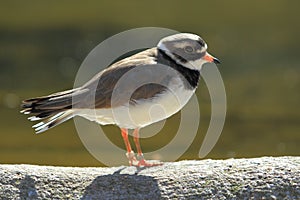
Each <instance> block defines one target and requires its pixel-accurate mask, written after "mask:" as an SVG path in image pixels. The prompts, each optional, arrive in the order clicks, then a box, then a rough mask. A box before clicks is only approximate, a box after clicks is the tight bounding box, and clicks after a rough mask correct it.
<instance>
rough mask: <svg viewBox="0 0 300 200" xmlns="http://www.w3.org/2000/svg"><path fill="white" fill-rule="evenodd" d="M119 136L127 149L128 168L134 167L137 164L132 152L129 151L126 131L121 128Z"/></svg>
mask: <svg viewBox="0 0 300 200" xmlns="http://www.w3.org/2000/svg"><path fill="white" fill-rule="evenodd" d="M121 134H122V137H123V140H124V143H125V146H126V149H127V153H126V156H127V158H128V160H129V164H130V166H132V165H136V164H137V159H136V157H135V155H134V152H133V151H132V149H131V146H130V142H129V140H128V130H127V129H125V128H121Z"/></svg>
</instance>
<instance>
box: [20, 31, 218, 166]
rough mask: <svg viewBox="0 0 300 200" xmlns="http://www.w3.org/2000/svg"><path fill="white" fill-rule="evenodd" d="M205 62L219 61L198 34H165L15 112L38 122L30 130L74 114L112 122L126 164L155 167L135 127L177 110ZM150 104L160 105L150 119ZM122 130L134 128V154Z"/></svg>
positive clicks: (196, 80)
mask: <svg viewBox="0 0 300 200" xmlns="http://www.w3.org/2000/svg"><path fill="white" fill-rule="evenodd" d="M205 63H216V64H219V63H220V62H219V60H218V59H217V58H215V57H213V56H211V55H210V54H209V53H208V52H207V44H206V43H205V41H204V40H203V39H202V38H201V37H199V36H198V35H195V34H190V33H179V34H175V35H170V36H167V37H165V38H162V39H161V40H160V41H159V43H158V44H157V46H156V47H153V48H150V49H147V50H144V51H142V52H140V53H137V54H134V55H132V56H130V57H127V58H125V59H122V60H120V61H118V62H115V63H113V64H112V65H110V66H109V67H108V68H106V69H105V70H103V71H101V72H99V73H97V74H96V75H95V76H94V77H93V78H92V79H91V80H90V81H88V82H87V83H86V84H84V85H83V86H81V87H78V88H75V89H71V90H67V91H63V92H58V93H54V94H51V95H48V96H42V97H36V98H31V99H27V100H24V101H23V102H22V108H23V110H22V111H21V113H24V114H30V115H32V116H31V117H29V118H28V119H29V120H31V121H38V120H41V122H39V123H37V124H35V125H34V126H33V128H34V129H35V131H36V133H41V132H44V131H46V130H48V129H50V128H53V127H54V126H57V125H59V124H61V123H63V122H65V121H67V120H68V119H71V118H72V117H74V116H81V117H84V118H86V119H88V120H91V121H95V122H97V123H99V124H101V125H106V124H115V125H117V126H118V127H120V129H121V135H122V137H123V139H124V142H125V145H126V149H127V153H126V155H127V157H128V159H129V164H130V165H134V166H153V165H159V164H161V163H160V162H150V161H146V160H145V159H144V157H143V153H142V150H141V147H140V143H139V130H140V129H141V128H143V127H145V126H148V125H150V124H152V123H155V122H158V121H161V120H164V119H166V118H168V117H170V116H172V115H173V114H175V113H176V112H178V111H179V110H181V108H182V107H183V106H184V105H185V104H186V103H187V102H188V100H189V99H190V98H191V96H192V94H193V93H194V92H195V90H196V88H197V85H198V82H199V79H200V71H201V68H202V65H203V64H205ZM124 77H125V78H124ZM122 78H123V79H124V80H122V81H121V79H122ZM118 82H121V84H120V83H119V84H118ZM139 84H140V85H139ZM153 105H160V106H161V107H162V108H163V110H164V112H163V113H158V114H157V115H155V116H154V117H153V116H152V117H151V116H150V115H149V113H147V112H148V111H149V109H151V107H152V106H153ZM128 129H134V131H133V137H134V143H135V146H136V149H137V155H135V153H134V152H133V150H132V148H131V146H130V142H129V140H128Z"/></svg>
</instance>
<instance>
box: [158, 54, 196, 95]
mask: <svg viewBox="0 0 300 200" xmlns="http://www.w3.org/2000/svg"><path fill="white" fill-rule="evenodd" d="M157 62H158V63H159V64H163V65H167V66H169V67H172V68H173V69H175V70H177V71H178V72H179V73H180V74H181V75H182V77H183V82H184V83H185V87H186V88H187V89H192V90H194V89H195V88H196V87H197V86H198V83H199V80H200V70H196V69H190V68H187V67H185V66H184V65H183V64H181V63H178V62H176V61H175V60H174V59H173V58H171V57H170V56H169V55H168V54H166V53H165V52H164V51H163V50H160V49H158V50H157Z"/></svg>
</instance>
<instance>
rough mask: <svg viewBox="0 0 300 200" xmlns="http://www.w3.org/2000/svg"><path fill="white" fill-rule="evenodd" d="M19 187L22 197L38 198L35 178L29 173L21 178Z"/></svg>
mask: <svg viewBox="0 0 300 200" xmlns="http://www.w3.org/2000/svg"><path fill="white" fill-rule="evenodd" d="M18 189H19V195H20V198H21V199H23V198H24V199H36V198H37V197H38V194H37V190H36V187H35V180H34V179H33V178H31V177H30V176H28V175H26V176H25V177H24V179H22V180H21V182H20V184H19V185H18Z"/></svg>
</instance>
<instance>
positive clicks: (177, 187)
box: [0, 157, 300, 199]
mask: <svg viewBox="0 0 300 200" xmlns="http://www.w3.org/2000/svg"><path fill="white" fill-rule="evenodd" d="M299 172H300V157H262V158H252V159H228V160H201V161H180V162H174V163H165V164H164V165H163V166H158V167H151V168H139V169H138V168H135V167H127V166H120V167H110V168H103V167H99V168H95V167H93V168H92V167H89V168H79V167H52V166H34V165H0V199H300V176H299Z"/></svg>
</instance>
